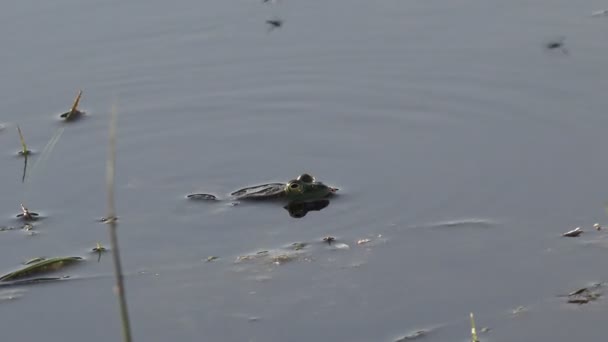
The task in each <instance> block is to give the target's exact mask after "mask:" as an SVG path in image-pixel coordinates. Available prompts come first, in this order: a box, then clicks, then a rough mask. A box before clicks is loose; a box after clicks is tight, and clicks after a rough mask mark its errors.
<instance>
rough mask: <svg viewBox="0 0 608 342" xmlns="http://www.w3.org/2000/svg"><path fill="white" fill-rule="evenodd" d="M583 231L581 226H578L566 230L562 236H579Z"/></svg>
mask: <svg viewBox="0 0 608 342" xmlns="http://www.w3.org/2000/svg"><path fill="white" fill-rule="evenodd" d="M582 233H583V230H582V229H581V227H576V228H574V229H572V230H571V231H568V232H565V233H564V234H562V236H566V237H577V236H579V235H581V234H582Z"/></svg>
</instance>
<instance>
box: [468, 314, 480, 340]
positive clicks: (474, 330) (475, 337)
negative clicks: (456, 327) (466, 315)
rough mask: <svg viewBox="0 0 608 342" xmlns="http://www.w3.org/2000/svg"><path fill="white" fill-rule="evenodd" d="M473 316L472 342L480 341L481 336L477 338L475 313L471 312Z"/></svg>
mask: <svg viewBox="0 0 608 342" xmlns="http://www.w3.org/2000/svg"><path fill="white" fill-rule="evenodd" d="M470 317H471V342H479V338H477V328H475V318H474V317H473V313H472V312H471V314H470Z"/></svg>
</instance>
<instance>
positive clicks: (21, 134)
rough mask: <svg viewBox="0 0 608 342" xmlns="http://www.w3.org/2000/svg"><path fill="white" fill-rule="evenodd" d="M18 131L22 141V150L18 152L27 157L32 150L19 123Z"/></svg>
mask: <svg viewBox="0 0 608 342" xmlns="http://www.w3.org/2000/svg"><path fill="white" fill-rule="evenodd" d="M17 133H19V141H20V142H21V150H20V151H19V152H18V154H19V155H20V156H24V157H27V156H28V155H29V154H30V153H31V152H32V151H30V150H28V149H27V145H26V144H25V138H23V132H21V127H19V125H17Z"/></svg>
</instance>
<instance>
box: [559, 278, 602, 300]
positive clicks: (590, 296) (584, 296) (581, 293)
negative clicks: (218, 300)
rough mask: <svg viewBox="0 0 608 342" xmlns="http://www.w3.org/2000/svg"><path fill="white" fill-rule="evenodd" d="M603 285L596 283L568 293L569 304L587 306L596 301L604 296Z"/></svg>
mask: <svg viewBox="0 0 608 342" xmlns="http://www.w3.org/2000/svg"><path fill="white" fill-rule="evenodd" d="M601 287H602V284H601V283H596V284H593V285H591V286H588V287H582V288H580V289H577V290H574V291H572V292H570V293H568V296H567V297H568V303H570V304H579V305H580V304H587V303H589V302H592V301H595V300H597V299H598V298H600V297H601V296H602V293H601V291H600V288H601Z"/></svg>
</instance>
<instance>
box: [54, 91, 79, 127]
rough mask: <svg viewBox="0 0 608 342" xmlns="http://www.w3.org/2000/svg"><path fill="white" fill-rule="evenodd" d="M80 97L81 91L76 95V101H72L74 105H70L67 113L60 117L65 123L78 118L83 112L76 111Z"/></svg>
mask: <svg viewBox="0 0 608 342" xmlns="http://www.w3.org/2000/svg"><path fill="white" fill-rule="evenodd" d="M81 97H82V90H79V91H78V95H76V99H74V103H73V104H72V108H70V110H69V111H68V112H65V113H63V114H61V115H60V117H61V118H62V119H65V121H71V120H75V119H77V118H79V117H80V116H81V115H83V114H84V112H81V111H80V110H78V104H79V103H80V98H81Z"/></svg>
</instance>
